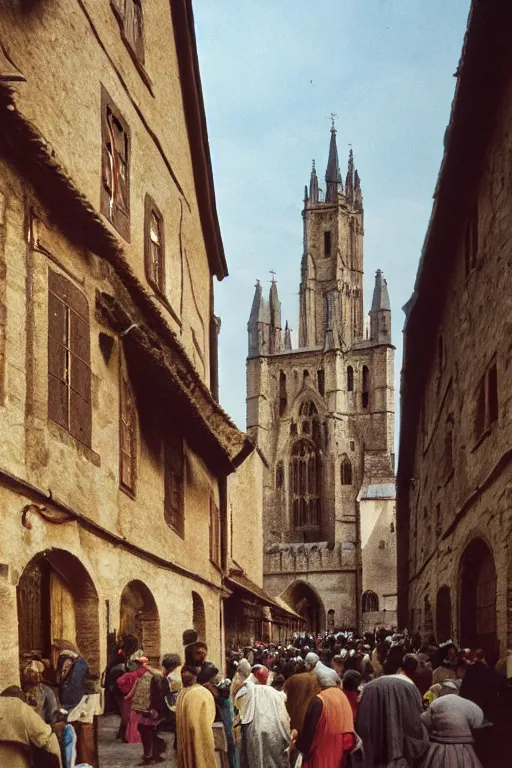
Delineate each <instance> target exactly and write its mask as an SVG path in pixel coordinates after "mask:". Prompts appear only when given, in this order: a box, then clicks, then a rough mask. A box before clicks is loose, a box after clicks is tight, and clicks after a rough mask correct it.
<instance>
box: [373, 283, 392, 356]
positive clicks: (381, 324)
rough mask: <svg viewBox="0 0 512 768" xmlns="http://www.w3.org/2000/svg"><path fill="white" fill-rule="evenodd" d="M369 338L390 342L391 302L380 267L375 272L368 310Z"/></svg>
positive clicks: (380, 342)
mask: <svg viewBox="0 0 512 768" xmlns="http://www.w3.org/2000/svg"><path fill="white" fill-rule="evenodd" d="M370 339H371V340H372V341H373V342H375V343H376V344H391V304H390V301H389V293H388V284H387V282H386V280H385V279H384V276H383V274H382V271H381V270H380V269H378V270H377V272H376V274H375V288H374V290H373V300H372V308H371V310H370Z"/></svg>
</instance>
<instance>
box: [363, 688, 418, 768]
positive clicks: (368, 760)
mask: <svg viewBox="0 0 512 768" xmlns="http://www.w3.org/2000/svg"><path fill="white" fill-rule="evenodd" d="M421 712H422V704H421V697H420V694H419V691H418V689H417V688H416V686H415V685H414V683H413V682H412V681H411V680H409V679H408V678H406V677H405V676H401V675H395V674H390V675H387V676H386V675H385V676H384V677H379V678H377V680H372V681H371V682H370V683H368V684H367V685H366V686H365V687H364V690H363V693H362V695H361V700H360V702H359V707H358V711H357V720H356V732H357V733H358V735H359V736H360V737H361V739H362V742H363V749H364V761H363V763H362V764H363V765H364V768H411V766H414V765H416V761H417V760H419V758H421V757H422V756H423V755H424V754H425V753H426V752H427V750H428V748H429V740H428V735H427V731H426V729H425V726H424V725H423V724H422V722H421V720H420V717H421Z"/></svg>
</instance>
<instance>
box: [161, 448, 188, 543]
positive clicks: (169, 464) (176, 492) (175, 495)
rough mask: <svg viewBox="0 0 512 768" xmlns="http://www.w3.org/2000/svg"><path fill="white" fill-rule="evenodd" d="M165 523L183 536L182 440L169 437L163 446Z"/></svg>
mask: <svg viewBox="0 0 512 768" xmlns="http://www.w3.org/2000/svg"><path fill="white" fill-rule="evenodd" d="M164 454H165V455H164V471H165V489H164V490H165V493H164V515H165V522H166V523H167V525H168V526H169V527H170V528H172V529H173V531H175V532H176V533H177V534H178V535H179V536H181V538H184V536H185V508H184V501H185V499H184V474H185V473H184V455H183V440H182V439H181V437H180V436H179V435H171V436H170V437H169V438H167V440H166V441H165V445H164Z"/></svg>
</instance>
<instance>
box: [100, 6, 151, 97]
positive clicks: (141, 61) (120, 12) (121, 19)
mask: <svg viewBox="0 0 512 768" xmlns="http://www.w3.org/2000/svg"><path fill="white" fill-rule="evenodd" d="M128 1H129V2H133V0H110V7H111V8H112V11H113V13H114V16H115V18H116V20H117V23H118V25H119V31H120V34H121V40H122V41H123V43H124V45H125V46H126V49H127V50H128V53H129V54H130V58H131V60H132V61H133V63H134V65H135V68H136V69H137V71H138V73H139V75H140V76H141V78H142V80H143V82H144V84H145V85H146V87H147V88H148V90H149V92H150V93H151V95H152V96H154V93H153V82H152V80H151V78H150V76H149V75H148V72H147V70H146V34H145V23H144V9H143V7H142V2H140V0H135V1H136V2H138V3H139V4H140V10H141V18H142V58H140V57H139V55H138V54H137V51H136V49H135V47H134V46H133V45H132V43H131V40H130V38H129V36H128V35H127V33H126V20H127V14H126V3H127V2H128Z"/></svg>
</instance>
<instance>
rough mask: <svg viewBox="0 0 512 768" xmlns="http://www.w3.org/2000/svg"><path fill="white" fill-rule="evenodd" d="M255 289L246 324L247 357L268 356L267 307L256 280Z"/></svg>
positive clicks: (268, 319)
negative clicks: (247, 337)
mask: <svg viewBox="0 0 512 768" xmlns="http://www.w3.org/2000/svg"><path fill="white" fill-rule="evenodd" d="M255 289H256V290H255V291H254V298H253V300H252V307H251V314H250V316H249V322H248V323H247V332H248V334H249V351H248V357H258V356H259V355H263V354H268V346H269V343H268V342H269V325H270V317H269V306H268V304H267V303H266V301H265V299H264V298H263V291H262V289H261V284H260V281H259V280H256V286H255Z"/></svg>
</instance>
